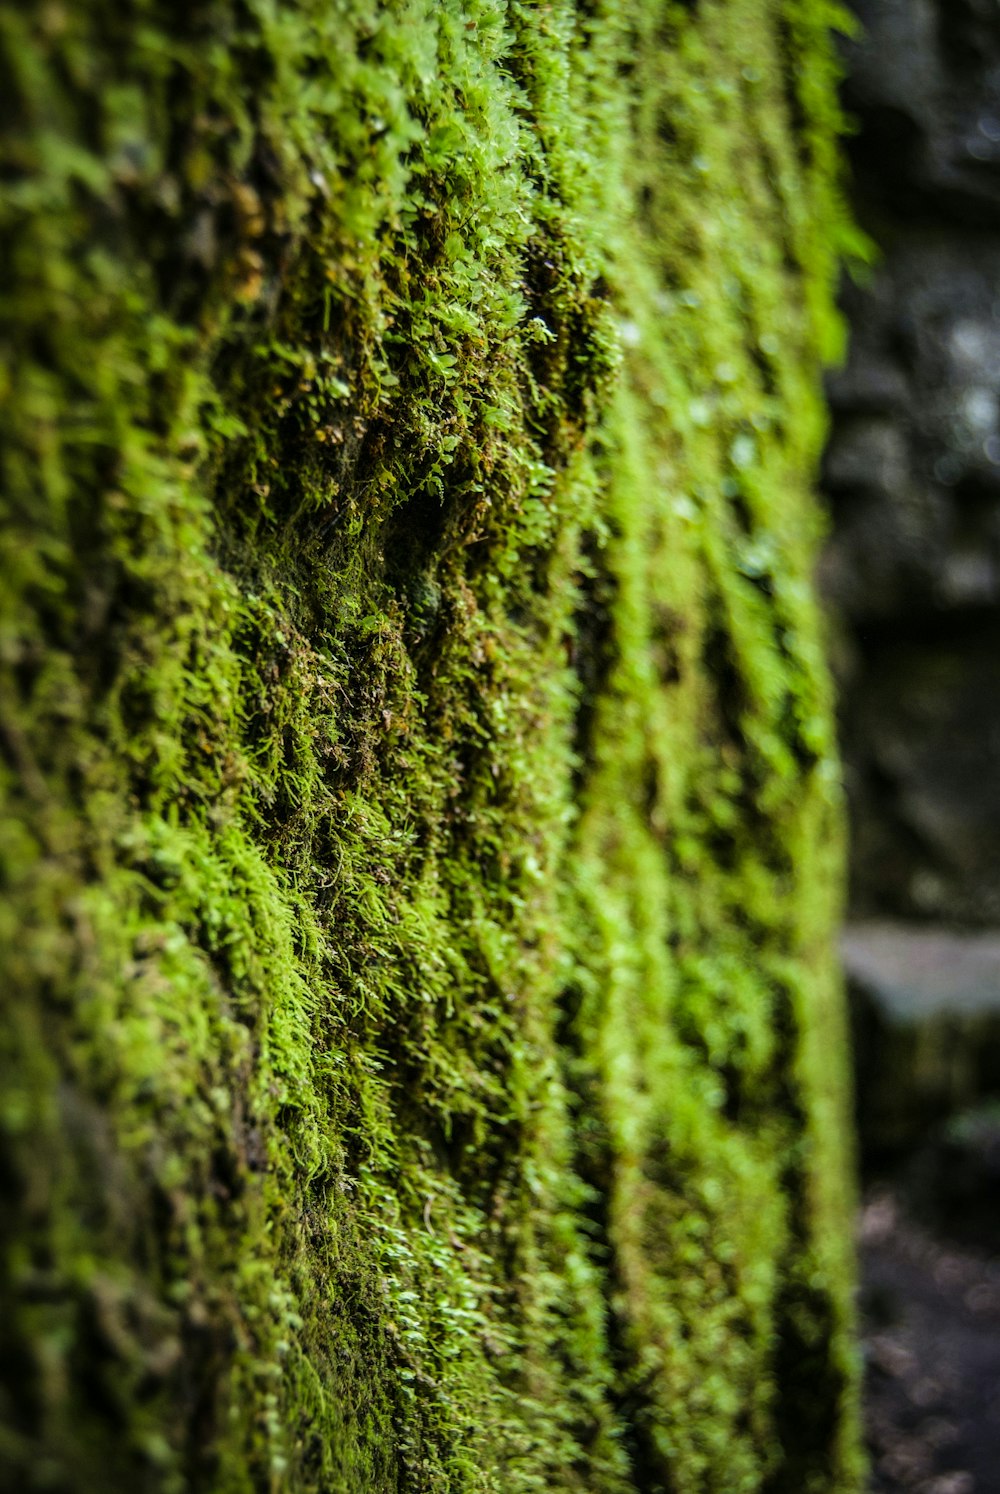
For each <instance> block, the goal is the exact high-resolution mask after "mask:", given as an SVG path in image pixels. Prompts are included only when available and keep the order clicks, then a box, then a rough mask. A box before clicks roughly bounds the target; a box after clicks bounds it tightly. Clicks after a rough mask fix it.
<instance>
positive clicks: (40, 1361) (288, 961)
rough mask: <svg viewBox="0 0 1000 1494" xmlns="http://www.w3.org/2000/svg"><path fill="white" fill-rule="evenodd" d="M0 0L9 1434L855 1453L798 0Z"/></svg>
mask: <svg viewBox="0 0 1000 1494" xmlns="http://www.w3.org/2000/svg"><path fill="white" fill-rule="evenodd" d="M0 15H2V27H0V54H2V80H3V83H2V89H0V96H2V99H3V104H2V108H3V111H4V115H5V134H4V144H3V173H2V179H0V214H2V220H0V221H2V234H3V267H4V273H3V278H2V284H0V296H2V299H3V311H2V338H3V344H4V353H5V358H4V367H5V372H4V375H3V387H2V391H0V395H2V402H0V426H2V434H3V457H2V460H3V483H2V504H3V513H4V528H3V538H2V565H3V576H4V584H3V590H2V599H0V670H2V689H3V716H2V728H0V852H2V861H3V871H2V875H3V902H2V912H0V942H2V962H3V969H2V974H0V981H2V999H3V1004H4V1013H3V1034H2V1046H0V1180H2V1188H3V1204H2V1212H0V1230H2V1234H3V1278H2V1296H0V1381H2V1388H0V1422H2V1427H3V1430H2V1433H0V1469H2V1470H3V1471H2V1473H0V1482H2V1483H3V1487H4V1488H5V1489H11V1490H13V1489H17V1490H19V1491H26V1490H47V1491H74V1494H90V1491H97V1490H100V1491H108V1490H114V1491H119V1490H120V1491H125V1490H128V1491H129V1494H137V1491H142V1490H149V1491H157V1494H171V1491H175V1494H179V1491H188V1490H190V1491H207V1490H211V1491H219V1494H222V1491H226V1494H229V1491H232V1494H236V1491H249V1490H269V1491H279V1490H288V1491H294V1494H300V1491H323V1494H331V1491H344V1494H353V1491H360V1490H366V1491H367V1490H371V1491H383V1490H385V1491H388V1490H393V1491H395V1490H411V1491H436V1490H437V1491H445V1490H449V1491H487V1490H492V1491H497V1494H520V1491H529V1490H541V1489H550V1490H567V1491H568V1490H580V1491H584V1490H587V1491H601V1494H624V1491H640V1490H641V1491H644V1494H654V1491H667V1490H670V1491H671V1494H689V1491H690V1494H694V1491H701V1490H715V1491H719V1494H740V1491H751V1490H768V1491H771V1494H781V1491H787V1494H808V1491H835V1490H836V1491H846V1490H850V1489H853V1488H855V1487H856V1486H857V1470H858V1463H857V1455H856V1445H855V1426H854V1399H853V1398H854V1375H853V1368H852V1358H851V1346H850V1312H849V1286H850V1268H849V1255H848V1248H847V1214H848V1190H847V1187H846V1168H845V1160H844V1136H843V1130H842V1127H843V1114H844V1105H843V1098H842V1088H843V1078H844V1068H845V1058H844V1051H843V1035H842V1019H841V1008H840V994H839V990H838V987H837V982H836V978H835V974H834V967H833V963H832V959H831V953H830V932H831V927H832V925H833V922H834V920H835V918H836V915H837V911H838V901H839V896H840V878H841V845H840V822H841V804H840V797H839V790H838V786H837V784H838V780H837V772H836V767H835V764H834V760H833V756H832V745H831V733H830V702H829V695H828V686H827V680H826V675H825V672H824V666H823V661H822V652H821V644H820V635H819V627H818V619H817V613H816V609H815V606H814V602H813V598H812V594H811V588H810V571H811V567H812V563H813V555H814V547H815V542H816V538H817V531H818V524H817V517H816V513H815V510H814V507H813V503H812V499H811V496H810V485H811V482H812V476H813V470H814V466H815V462H816V457H817V451H818V447H819V444H820V441H821V438H822V434H823V415H822V407H821V402H820V398H819V393H818V376H819V367H820V364H821V361H822V359H823V358H824V357H825V356H827V355H828V354H829V353H830V352H831V351H833V350H834V347H835V343H836V337H837V327H836V321H835V318H834V316H833V314H832V310H831V286H832V282H833V279H834V275H835V269H836V264H837V259H838V256H839V254H840V253H841V252H842V249H843V247H844V244H845V242H846V236H847V233H848V230H847V228H846V225H845V223H844V221H843V218H842V214H841V212H840V209H839V204H838V199H837V193H836V186H835V178H836V152H835V141H834V135H835V129H836V111H835V108H834V102H833V98H834V95H833V67H832V62H831V56H832V53H831V43H830V36H829V27H830V26H831V24H834V23H835V22H836V19H837V16H836V13H835V11H834V10H833V9H832V8H831V6H829V5H828V4H826V3H825V0H700V3H694V0H689V3H686V4H681V3H674V0H628V3H622V4H617V3H609V0H596V3H586V4H585V3H582V0H581V3H579V4H577V5H573V4H569V3H566V0H552V3H551V4H547V5H544V6H542V5H528V4H520V3H515V0H444V3H440V4H438V3H433V0H399V3H388V0H387V3H382V4H376V3H373V0H294V3H291V0H289V3H282V4H275V3H273V0H191V3H189V4H186V5H183V6H177V5H173V4H169V3H167V0H113V3H112V0H77V3H74V4H61V3H59V0H51V3H46V4H38V5H32V6H19V5H16V4H7V5H5V6H4V7H3V8H2V12H0Z"/></svg>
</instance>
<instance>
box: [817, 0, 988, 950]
mask: <svg viewBox="0 0 1000 1494" xmlns="http://www.w3.org/2000/svg"><path fill="white" fill-rule="evenodd" d="M855 8H856V10H857V12H858V15H859V18H860V20H861V22H862V25H863V28H864V29H863V31H862V33H861V34H860V36H859V37H858V39H857V40H856V41H854V42H852V43H851V44H850V45H849V46H848V49H847V62H848V78H847V81H846V86H845V98H846V103H847V107H848V110H849V111H850V113H851V114H852V115H853V116H854V117H855V119H856V121H857V123H858V126H859V129H858V133H857V134H856V135H855V136H854V138H853V140H852V141H851V142H850V153H851V159H852V166H853V172H854V180H855V193H856V202H857V208H858V212H859V214H860V216H861V220H862V223H863V225H864V226H865V227H866V228H867V230H868V231H869V233H870V234H871V235H872V237H873V238H874V239H875V240H876V242H877V243H878V244H879V246H880V249H881V258H880V260H879V262H878V263H877V264H876V266H875V267H874V270H873V273H872V276H871V282H870V284H868V285H864V286H858V285H853V286H850V287H848V288H847V290H846V292H845V302H846V308H847V311H848V315H849V318H850V322H851V326H852V339H851V352H850V357H849V361H848V363H847V366H846V367H845V368H844V369H843V370H842V371H840V372H839V373H838V374H837V375H836V376H835V377H834V378H833V379H832V380H831V386H830V395H831V402H832V406H833V411H834V427H833V433H832V438H831V442H830V446H829V451H828V455H827V462H826V475H825V481H826V488H827V492H828V495H829V501H830V506H831V510H832V515H833V535H832V539H831V542H830V544H829V547H828V550H827V553H826V556H825V560H824V563H823V578H822V579H823V584H824V587H825V590H826V593H827V595H828V597H829V598H830V600H831V602H832V603H833V607H834V611H835V614H836V616H837V618H838V624H839V630H840V637H839V648H838V656H839V657H838V666H839V672H840V675H841V684H842V701H843V739H844V747H845V754H846V758H847V765H848V779H849V789H850V794H851V799H852V804H853V811H854V814H853V820H854V836H853V845H854V848H853V856H852V897H851V901H852V909H853V912H854V914H855V915H856V916H860V917H872V916H879V917H886V916H889V917H896V918H903V919H919V920H922V921H926V920H932V921H934V920H937V921H946V922H951V923H953V922H959V923H962V924H966V925H974V926H989V925H993V924H997V923H1000V408H998V400H1000V0H937V3H934V0H857V3H856V6H855Z"/></svg>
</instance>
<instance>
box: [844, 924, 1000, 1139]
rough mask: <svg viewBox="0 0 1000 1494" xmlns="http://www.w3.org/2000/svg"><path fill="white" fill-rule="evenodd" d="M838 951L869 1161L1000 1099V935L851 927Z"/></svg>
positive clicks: (902, 926)
mask: <svg viewBox="0 0 1000 1494" xmlns="http://www.w3.org/2000/svg"><path fill="white" fill-rule="evenodd" d="M841 953H842V958H843V964H844V972H845V975H846V978H847V983H848V989H849V992H850V995H851V1009H852V1018H853V1025H854V1045H855V1060H856V1074H857V1081H856V1082H857V1102H858V1115H859V1123H860V1132H861V1144H862V1149H863V1151H864V1153H865V1154H866V1156H867V1158H868V1159H869V1160H872V1159H874V1160H875V1161H876V1162H877V1161H878V1160H879V1159H884V1160H890V1159H891V1158H892V1157H893V1156H896V1155H900V1154H902V1153H904V1152H906V1151H907V1150H909V1149H911V1148H912V1147H914V1146H915V1145H918V1144H919V1143H920V1142H921V1141H922V1140H923V1139H924V1137H926V1136H928V1135H929V1134H930V1133H931V1132H932V1131H933V1130H934V1128H935V1127H936V1126H937V1125H938V1124H939V1123H940V1122H941V1121H942V1120H943V1119H944V1118H945V1117H947V1116H948V1115H950V1114H953V1113H955V1112H956V1111H960V1110H966V1109H969V1108H970V1107H973V1106H976V1105H981V1104H982V1103H983V1102H984V1101H988V1100H990V1099H992V1098H995V1097H1000V931H971V932H961V931H958V930H955V929H952V928H945V927H937V926H932V925H931V926H928V925H917V924H912V923H893V922H884V921H879V922H874V921H872V922H864V923H854V924H850V925H848V927H847V928H846V929H845V931H844V934H843V938H842V946H841Z"/></svg>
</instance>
